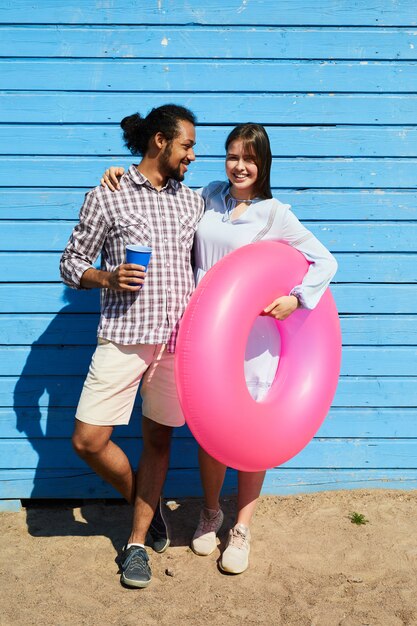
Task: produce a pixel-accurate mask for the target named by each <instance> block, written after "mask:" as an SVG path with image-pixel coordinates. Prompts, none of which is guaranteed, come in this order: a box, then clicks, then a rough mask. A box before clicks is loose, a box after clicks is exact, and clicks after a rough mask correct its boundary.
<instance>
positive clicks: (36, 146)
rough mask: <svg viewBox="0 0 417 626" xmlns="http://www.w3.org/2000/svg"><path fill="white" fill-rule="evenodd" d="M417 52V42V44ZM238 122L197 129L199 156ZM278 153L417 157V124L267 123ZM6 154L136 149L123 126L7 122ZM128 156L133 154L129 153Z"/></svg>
mask: <svg viewBox="0 0 417 626" xmlns="http://www.w3.org/2000/svg"><path fill="white" fill-rule="evenodd" d="M416 50H417V44H416ZM232 128H233V127H232V126H219V127H214V126H200V127H198V128H197V145H196V154H197V157H200V156H220V157H222V156H223V155H224V142H225V139H226V137H227V135H228V134H229V132H230V131H231V130H232ZM266 130H267V132H268V135H269V138H270V142H271V149H272V154H273V156H274V157H288V156H293V157H303V156H305V157H320V156H322V157H332V156H333V157H416V156H417V128H416V127H409V126H338V127H332V126H330V127H329V126H314V127H313V126H292V127H291V126H278V127H277V126H267V127H266ZM0 154H9V155H15V154H18V155H21V156H24V155H27V156H30V155H34V154H36V155H44V156H45V155H58V156H59V155H65V156H93V155H97V156H108V155H111V156H112V158H114V159H117V158H118V157H123V158H124V159H125V158H126V156H128V155H129V154H130V153H129V151H128V150H127V148H126V147H125V146H124V144H123V141H122V133H121V130H120V128H119V126H114V125H112V126H110V125H107V126H103V125H98V124H97V125H83V126H76V125H68V126H61V125H55V124H54V125H47V126H46V125H45V126H38V125H36V126H34V125H25V124H22V125H15V124H13V125H4V126H0ZM128 158H131V157H130V156H128Z"/></svg>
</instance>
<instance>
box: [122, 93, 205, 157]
mask: <svg viewBox="0 0 417 626" xmlns="http://www.w3.org/2000/svg"><path fill="white" fill-rule="evenodd" d="M183 120H185V121H187V122H190V123H191V124H193V125H194V126H195V125H196V123H197V119H196V116H195V115H194V113H192V112H191V111H190V110H189V109H186V108H185V107H182V106H178V105H177V104H164V105H163V106H160V107H157V108H155V109H152V110H151V111H150V112H149V113H148V115H147V116H146V117H142V116H141V115H140V113H134V114H133V115H128V116H127V117H124V118H123V119H122V121H121V122H120V126H121V127H122V129H123V139H124V142H125V145H126V146H127V147H128V148H129V150H130V152H131V153H132V154H140V155H142V156H143V155H144V154H146V152H147V150H148V146H149V140H150V139H151V137H154V135H156V133H162V134H163V135H164V137H165V138H166V139H167V140H168V141H172V139H174V137H176V136H177V135H178V134H179V129H178V122H180V121H183Z"/></svg>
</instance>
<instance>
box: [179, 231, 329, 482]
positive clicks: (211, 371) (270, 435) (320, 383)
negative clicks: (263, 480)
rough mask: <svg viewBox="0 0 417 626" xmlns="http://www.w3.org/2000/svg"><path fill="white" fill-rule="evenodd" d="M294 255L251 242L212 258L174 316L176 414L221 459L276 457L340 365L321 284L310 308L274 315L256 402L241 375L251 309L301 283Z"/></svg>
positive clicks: (298, 442)
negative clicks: (271, 367)
mask: <svg viewBox="0 0 417 626" xmlns="http://www.w3.org/2000/svg"><path fill="white" fill-rule="evenodd" d="M307 269H308V262H307V260H306V259H305V258H304V256H303V255H302V254H301V253H300V252H298V251H297V250H295V249H294V248H292V247H290V246H289V245H286V244H283V243H278V242H273V241H261V242H258V243H254V244H249V245H246V246H243V247H241V248H239V249H237V250H235V251H234V252H231V253H230V254H228V255H226V256H225V257H224V258H223V259H221V260H220V261H219V262H218V263H216V264H215V265H214V266H213V267H212V268H211V269H210V270H209V271H208V272H207V274H206V275H205V276H204V277H203V279H202V280H201V282H200V283H199V285H198V286H197V288H196V290H195V292H194V294H193V296H192V297H191V300H190V302H189V304H188V307H187V309H186V311H185V314H184V317H183V319H182V322H181V326H180V330H179V335H178V340H177V347H176V381H177V387H178V392H179V397H180V402H181V406H182V409H183V411H184V416H185V420H186V422H187V424H188V426H189V428H190V430H191V432H192V434H193V435H194V437H195V438H196V440H197V441H198V443H199V444H200V445H201V446H202V447H203V448H204V449H205V450H206V451H207V452H208V453H209V454H210V455H211V456H213V457H214V458H216V459H217V460H219V461H220V462H222V463H224V464H225V465H227V466H230V467H233V468H235V469H239V470H244V471H259V470H264V469H268V468H271V467H274V466H277V465H280V464H282V463H285V462H286V461H288V460H289V459H291V458H292V457H293V456H295V455H296V454H297V453H298V452H299V451H300V450H301V449H302V448H304V446H305V445H306V444H307V443H308V442H309V441H310V439H311V438H312V437H313V436H314V434H315V433H316V432H317V430H318V428H319V427H320V425H321V423H322V421H323V420H324V418H325V416H326V414H327V412H328V410H329V408H330V405H331V402H332V400H333V396H334V393H335V391H336V387H337V382H338V378H339V372H340V360H341V334H340V324H339V318H338V314H337V310H336V305H335V303H334V300H333V297H332V294H331V293H330V290H329V289H327V290H326V292H325V293H324V295H323V296H322V298H321V300H320V302H319V303H318V305H317V306H316V308H315V309H313V310H306V309H297V310H296V311H294V313H292V315H290V317H288V318H287V319H286V320H285V321H283V322H278V321H277V322H276V323H277V327H278V330H279V333H280V335H281V354H280V359H279V365H278V369H277V373H276V376H275V379H274V382H273V384H272V386H271V389H270V390H269V392H268V395H267V396H266V398H265V399H264V400H262V401H261V402H256V401H255V400H254V399H253V398H252V396H251V395H250V393H249V391H248V388H247V386H246V381H245V377H244V357H245V349H246V344H247V340H248V336H249V333H250V330H251V327H252V325H253V322H254V321H255V319H256V317H257V316H258V315H259V314H260V313H261V312H262V310H263V309H264V308H265V307H266V306H267V305H268V304H270V303H271V302H272V301H273V300H274V299H275V298H277V297H279V296H280V295H286V294H288V293H289V292H290V291H291V289H292V288H293V286H294V285H297V284H299V283H301V281H302V279H303V276H304V274H305V273H306V271H307Z"/></svg>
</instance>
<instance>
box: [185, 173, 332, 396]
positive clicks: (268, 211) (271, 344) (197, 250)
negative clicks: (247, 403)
mask: <svg viewBox="0 0 417 626" xmlns="http://www.w3.org/2000/svg"><path fill="white" fill-rule="evenodd" d="M228 191H229V183H227V182H220V181H215V182H212V183H210V184H209V185H208V186H207V187H204V188H203V189H201V190H199V193H201V195H202V196H203V198H204V200H205V213H204V215H203V218H202V220H201V221H200V224H199V226H198V229H197V233H196V237H195V240H194V260H195V279H196V283H197V284H198V282H199V281H200V280H201V278H202V277H203V276H204V274H205V273H206V272H207V271H208V270H209V269H210V268H211V267H212V266H213V265H214V264H215V263H217V261H220V259H222V258H223V257H224V256H225V255H226V254H228V253H229V252H232V251H233V250H236V249H237V248H240V247H241V246H244V245H246V244H249V243H252V242H253V241H254V240H258V239H267V240H274V241H282V242H285V243H288V244H289V245H291V246H292V247H294V248H296V249H297V250H299V251H300V252H301V253H302V254H303V255H304V256H305V258H306V259H307V260H308V261H310V263H311V265H310V266H309V269H308V271H307V273H306V275H305V276H304V279H303V281H302V283H301V284H299V285H294V286H293V288H292V289H291V291H290V293H291V294H294V295H296V296H297V298H298V299H299V300H300V302H301V305H302V306H303V307H305V308H308V309H313V308H314V307H315V306H316V304H317V303H318V302H319V300H320V298H321V296H322V295H323V293H324V292H325V290H326V289H327V287H328V285H329V283H330V281H331V279H332V278H333V276H334V274H335V273H336V270H337V262H336V259H335V258H334V257H333V255H332V254H331V253H330V252H329V251H328V250H327V248H325V246H323V244H322V243H320V241H319V240H318V239H317V238H316V237H315V236H314V235H313V234H312V233H311V232H310V231H309V230H307V228H305V226H303V225H302V224H301V223H300V222H299V220H298V219H297V218H296V216H295V215H294V214H293V213H292V211H291V210H290V205H288V204H282V203H281V202H279V201H278V200H276V199H274V198H272V199H270V200H254V201H253V202H252V204H250V205H249V206H248V208H247V209H246V210H245V211H244V213H243V214H242V215H241V216H240V217H238V218H237V219H235V220H231V219H230V213H229V209H228V206H227V205H228V203H227V202H226V199H227V197H228ZM229 206H230V203H229ZM279 295H282V294H277V297H278V296H279ZM236 308H237V310H238V308H239V303H236ZM279 352H280V339H279V333H278V331H277V328H276V324H275V321H274V319H273V318H271V317H264V316H263V317H258V318H257V320H256V321H255V324H254V326H253V328H252V331H251V334H250V336H249V339H248V344H247V349H246V357H245V377H246V382H247V385H248V388H249V391H250V393H251V394H252V396H253V397H254V398H255V399H256V400H261V399H262V398H263V397H264V396H265V395H266V393H267V391H268V389H269V387H270V386H271V384H272V382H273V380H274V376H275V372H276V369H277V366H278V361H279Z"/></svg>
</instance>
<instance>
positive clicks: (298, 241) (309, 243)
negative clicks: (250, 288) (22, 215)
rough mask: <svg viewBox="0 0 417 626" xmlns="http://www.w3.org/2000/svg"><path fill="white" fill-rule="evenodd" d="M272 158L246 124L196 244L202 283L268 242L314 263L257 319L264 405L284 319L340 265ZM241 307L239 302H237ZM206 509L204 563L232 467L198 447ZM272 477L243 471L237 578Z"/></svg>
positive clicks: (258, 395)
mask: <svg viewBox="0 0 417 626" xmlns="http://www.w3.org/2000/svg"><path fill="white" fill-rule="evenodd" d="M271 163H272V155H271V148H270V143H269V138H268V135H267V133H266V131H265V129H264V128H263V126H261V125H259V124H252V123H246V124H239V125H238V126H236V127H235V128H234V129H233V130H232V132H231V133H230V134H229V136H228V137H227V139H226V176H227V179H228V180H227V181H226V182H222V181H215V182H212V183H210V184H209V185H208V186H207V187H204V188H203V189H202V190H200V193H201V194H202V196H203V198H204V200H205V207H206V208H205V214H204V216H203V218H202V220H201V222H200V224H199V227H198V230H197V233H196V236H195V243H194V251H195V277H196V283H198V282H199V281H200V280H201V278H202V277H203V276H204V274H205V273H206V272H207V271H208V270H209V269H210V267H212V266H213V265H214V264H215V263H216V262H217V261H219V260H220V259H221V258H222V257H223V256H225V255H226V254H228V253H229V252H231V251H232V250H235V249H236V248H239V247H240V246H243V245H246V244H249V243H253V242H255V241H259V240H261V239H269V240H279V241H284V242H286V243H288V244H289V245H291V246H293V247H294V248H296V249H297V250H299V251H300V252H301V253H302V254H303V255H304V256H305V258H306V259H307V260H308V261H309V262H310V266H309V269H308V271H307V273H306V275H305V277H304V279H303V281H302V283H301V284H299V285H294V287H293V288H292V289H291V291H290V293H289V294H288V295H284V296H280V297H278V298H277V299H276V300H274V301H273V302H271V304H270V305H269V306H268V307H267V308H266V309H265V310H264V315H263V316H260V317H258V318H257V320H256V322H255V324H254V326H253V328H252V331H251V334H250V337H249V340H248V344H247V350H246V356H245V377H246V382H247V385H248V388H249V391H250V393H251V394H252V396H253V397H254V398H255V399H256V400H257V401H260V400H262V398H264V397H265V395H266V394H267V392H268V390H269V388H270V386H271V384H272V382H273V380H274V376H275V372H276V368H277V365H278V360H279V351H280V341H279V334H278V332H277V329H276V324H275V321H274V320H285V319H286V318H287V317H288V316H289V315H291V314H292V313H293V312H294V311H295V310H296V309H297V307H299V306H300V307H304V308H307V309H313V308H314V307H315V306H316V305H317V303H318V302H319V300H320V298H321V296H322V295H323V293H324V292H325V290H326V288H327V287H328V285H329V283H330V281H331V279H332V277H333V276H334V274H335V272H336V269H337V263H336V260H335V259H334V257H333V256H332V255H331V254H330V252H329V251H328V250H327V249H326V248H325V247H324V246H323V245H322V244H321V243H320V242H319V241H318V240H317V239H316V237H314V235H313V234H312V233H310V231H308V230H307V229H306V228H305V227H304V226H303V225H302V224H301V223H300V222H299V221H298V219H297V218H296V217H295V215H294V214H293V213H292V212H291V211H290V206H289V205H285V204H282V203H280V202H279V201H278V200H276V199H274V198H273V197H272V193H271V187H270V171H271ZM120 173H121V169H120V168H110V169H109V170H107V171H106V173H105V175H104V176H103V178H102V184H107V185H108V186H109V187H110V188H112V189H113V186H114V185H117V175H119V174H120ZM236 307H237V308H238V307H239V303H238V302H237V303H236ZM199 463H200V473H201V480H202V484H203V490H204V508H203V509H202V511H201V513H200V520H199V524H198V526H197V529H196V531H195V533H194V536H193V539H192V542H191V546H192V549H193V551H194V552H195V553H196V554H198V555H201V556H206V555H209V554H211V553H212V552H213V551H214V550H215V549H216V547H217V538H216V535H217V533H218V531H219V530H220V528H221V526H222V524H223V512H222V510H221V508H220V503H219V498H220V492H221V488H222V485H223V481H224V477H225V472H226V466H224V465H223V464H221V463H219V461H217V460H216V459H214V458H213V457H211V456H210V455H209V454H207V452H205V451H204V450H203V449H202V448H199ZM264 477H265V471H261V472H243V471H239V472H238V498H237V515H236V523H235V525H234V526H233V528H232V529H231V530H230V531H229V537H228V541H227V545H226V548H225V550H224V552H223V554H222V557H221V560H220V567H221V568H222V569H223V570H224V571H226V572H230V573H233V574H239V573H242V572H244V571H245V570H246V569H247V567H248V564H249V551H250V523H251V520H252V516H253V513H254V511H255V508H256V503H257V500H258V497H259V494H260V492H261V488H262V484H263V481H264Z"/></svg>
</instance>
